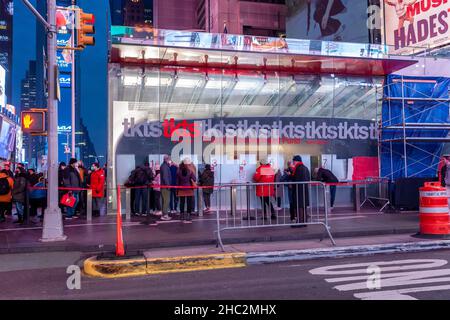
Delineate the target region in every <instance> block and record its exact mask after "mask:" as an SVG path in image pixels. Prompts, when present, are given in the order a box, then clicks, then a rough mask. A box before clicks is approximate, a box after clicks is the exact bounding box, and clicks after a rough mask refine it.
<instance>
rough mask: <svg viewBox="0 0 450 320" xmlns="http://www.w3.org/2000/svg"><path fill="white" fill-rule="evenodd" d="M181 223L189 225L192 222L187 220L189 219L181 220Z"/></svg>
mask: <svg viewBox="0 0 450 320" xmlns="http://www.w3.org/2000/svg"><path fill="white" fill-rule="evenodd" d="M183 223H185V224H191V223H192V220H191V219H190V218H189V219H186V220H183Z"/></svg>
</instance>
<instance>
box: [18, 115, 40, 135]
mask: <svg viewBox="0 0 450 320" xmlns="http://www.w3.org/2000/svg"><path fill="white" fill-rule="evenodd" d="M20 118H21V123H22V131H23V132H24V133H43V132H44V131H45V112H44V111H22V112H21V114H20Z"/></svg>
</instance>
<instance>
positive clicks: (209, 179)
mask: <svg viewBox="0 0 450 320" xmlns="http://www.w3.org/2000/svg"><path fill="white" fill-rule="evenodd" d="M199 183H200V185H201V186H202V187H209V186H211V187H212V186H214V172H212V171H211V170H206V169H205V170H203V172H202V174H201V175H200V179H199ZM202 190H203V193H208V194H211V193H213V192H214V189H213V188H202Z"/></svg>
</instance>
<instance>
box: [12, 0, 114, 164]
mask: <svg viewBox="0 0 450 320" xmlns="http://www.w3.org/2000/svg"><path fill="white" fill-rule="evenodd" d="M39 1H40V0H39ZM31 2H32V3H33V4H35V3H36V0H32V1H31ZM14 5H15V8H14V10H15V11H14V27H13V66H14V67H13V68H14V69H13V79H12V82H13V83H12V92H13V94H12V100H11V102H12V103H13V104H14V105H16V106H18V107H19V106H20V93H21V80H22V79H23V78H24V77H25V74H26V71H27V69H28V64H29V61H30V60H34V59H36V19H35V18H34V16H33V15H32V14H31V13H30V12H29V11H28V9H27V8H26V7H25V6H24V4H23V2H22V1H14ZM77 5H78V6H80V7H81V8H82V9H83V10H84V11H85V12H90V13H93V14H94V15H95V29H96V34H95V38H96V45H95V46H94V47H88V48H86V49H85V50H84V51H82V52H81V53H80V54H78V61H80V63H81V65H80V69H79V70H80V71H81V79H80V80H81V83H79V84H78V85H79V87H80V92H79V96H78V97H77V99H80V100H79V102H80V103H81V115H80V116H81V117H82V118H83V122H84V124H85V125H86V126H87V128H88V130H89V134H90V137H91V140H92V141H93V143H94V146H95V149H96V152H97V155H104V156H106V152H107V119H108V118H107V103H108V96H107V34H108V29H109V27H108V21H109V2H108V1H92V0H78V1H77ZM40 67H42V66H39V65H38V66H37V68H40Z"/></svg>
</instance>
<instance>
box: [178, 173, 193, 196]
mask: <svg viewBox="0 0 450 320" xmlns="http://www.w3.org/2000/svg"><path fill="white" fill-rule="evenodd" d="M192 181H194V182H196V181H197V179H195V175H194V174H193V173H192V171H191V170H189V169H188V170H187V174H186V175H183V173H182V172H181V170H178V173H177V185H178V186H180V187H189V186H192ZM193 195H194V188H180V189H178V196H179V197H192V196H193Z"/></svg>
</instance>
